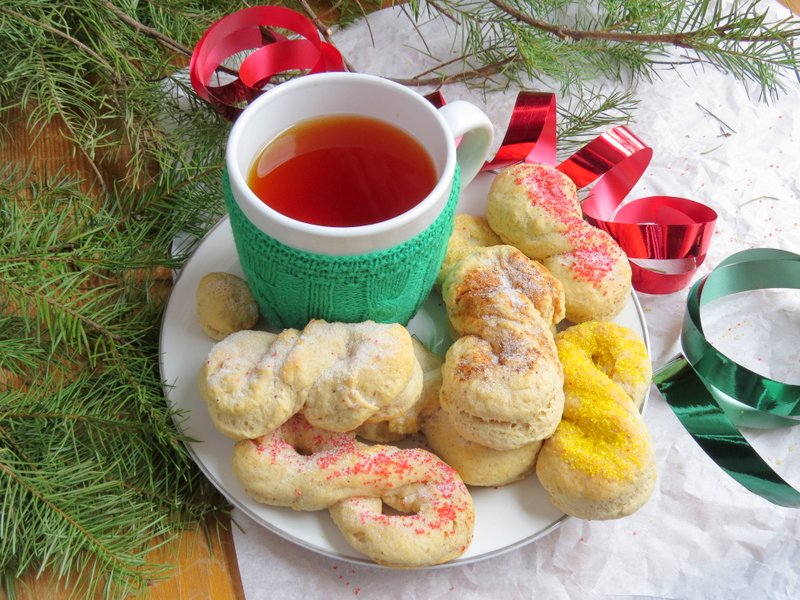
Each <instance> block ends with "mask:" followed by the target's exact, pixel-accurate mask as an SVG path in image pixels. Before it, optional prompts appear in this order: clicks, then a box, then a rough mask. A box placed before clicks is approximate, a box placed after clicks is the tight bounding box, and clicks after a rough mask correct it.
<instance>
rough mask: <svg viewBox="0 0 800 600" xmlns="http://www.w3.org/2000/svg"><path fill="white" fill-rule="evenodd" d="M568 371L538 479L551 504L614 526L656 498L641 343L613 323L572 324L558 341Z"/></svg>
mask: <svg viewBox="0 0 800 600" xmlns="http://www.w3.org/2000/svg"><path fill="white" fill-rule="evenodd" d="M556 344H557V346H558V356H559V358H560V360H561V363H562V364H563V366H564V391H565V404H564V416H563V419H562V421H561V423H560V424H559V425H558V428H557V429H556V432H555V433H554V434H553V436H552V437H550V438H549V439H547V440H545V442H544V444H543V445H542V448H541V450H540V452H539V457H538V458H537V461H536V474H537V476H538V477H539V480H540V481H541V483H542V486H543V487H544V488H545V490H547V492H548V494H549V495H550V500H551V501H552V502H553V504H554V505H555V506H556V507H558V508H559V509H561V510H562V511H564V512H565V513H567V514H569V515H572V516H575V517H579V518H582V519H615V518H619V517H624V516H626V515H629V514H631V513H633V512H634V511H636V510H638V509H639V508H640V507H641V506H642V505H643V504H644V503H645V502H647V500H648V499H649V498H650V495H651V494H652V492H653V487H654V485H655V480H656V467H655V459H654V455H653V449H652V447H651V444H650V436H649V434H648V432H647V428H646V426H645V423H644V419H643V418H642V415H641V414H640V412H639V409H638V407H639V406H640V405H641V403H642V401H643V399H644V396H645V394H646V392H647V389H648V387H649V386H650V375H651V364H650V359H649V357H648V356H647V349H646V348H645V345H644V343H643V342H642V341H641V340H640V339H639V338H637V337H636V335H635V334H634V333H633V332H632V331H630V330H629V329H627V328H625V327H622V326H620V325H617V324H615V323H608V322H587V323H581V324H580V325H575V326H573V327H570V328H569V329H567V330H565V331H563V332H561V333H559V334H558V335H557V336H556Z"/></svg>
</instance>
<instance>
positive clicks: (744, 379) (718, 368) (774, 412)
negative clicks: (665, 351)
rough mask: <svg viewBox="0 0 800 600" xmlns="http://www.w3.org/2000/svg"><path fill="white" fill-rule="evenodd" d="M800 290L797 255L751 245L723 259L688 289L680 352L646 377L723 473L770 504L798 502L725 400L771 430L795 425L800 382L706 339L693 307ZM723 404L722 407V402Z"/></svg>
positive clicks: (799, 417)
mask: <svg viewBox="0 0 800 600" xmlns="http://www.w3.org/2000/svg"><path fill="white" fill-rule="evenodd" d="M768 288H785V289H800V255H797V254H794V253H792V252H787V251H784V250H774V249H766V248H762V249H754V250H745V251H743V252H738V253H736V254H734V255H732V256H730V257H728V258H727V259H725V260H724V261H722V262H721V263H720V264H719V265H718V266H717V268H716V269H714V270H713V271H712V272H711V273H709V274H708V275H707V276H706V277H704V278H703V279H700V280H699V281H698V282H697V283H695V284H694V285H693V286H692V288H691V289H690V291H689V297H688V300H687V305H686V313H685V316H684V320H683V329H682V332H681V346H682V350H683V354H682V355H679V356H677V357H676V358H674V359H672V360H671V361H670V362H668V363H667V364H666V365H664V366H663V367H661V368H660V369H658V370H657V371H656V373H655V374H654V376H653V382H654V383H655V384H656V387H657V388H658V389H659V391H660V392H661V394H662V395H663V396H664V398H665V399H666V401H667V403H668V404H669V406H670V407H671V408H672V410H673V412H674V413H675V415H676V416H677V417H678V419H679V420H680V422H681V423H682V424H683V426H684V427H685V428H686V430H687V431H688V432H689V433H690V434H691V435H692V437H693V438H694V440H695V441H696V442H697V443H698V444H699V445H700V447H701V448H702V449H703V450H704V451H705V452H706V454H708V455H709V457H711V459H712V460H713V461H714V462H715V463H716V464H717V465H718V466H719V467H720V468H722V469H723V470H724V471H725V472H726V473H728V475H730V476H731V477H733V478H734V479H735V480H736V481H738V482H739V483H740V484H742V485H743V486H744V487H745V488H747V489H748V490H750V491H751V492H754V493H756V494H758V495H759V496H762V497H763V498H766V499H767V500H769V501H770V502H773V503H774V504H778V505H781V506H789V507H800V491H798V490H796V489H794V488H793V487H792V486H791V485H789V484H788V483H786V481H784V480H783V479H782V478H781V477H780V476H779V475H778V474H777V473H776V472H775V471H773V470H772V468H771V467H770V466H769V465H768V464H767V463H766V462H765V461H764V460H763V459H762V458H761V457H760V456H759V455H758V453H757V452H756V451H755V450H754V449H753V447H752V446H751V445H750V444H749V443H748V441H747V440H746V439H745V438H744V437H743V436H742V434H741V432H740V430H739V428H738V427H737V425H736V424H735V423H734V420H737V419H735V418H734V419H732V417H731V415H732V414H735V413H732V411H731V408H730V406H731V404H732V403H730V402H729V401H728V399H732V400H733V401H734V403H733V404H735V403H736V402H738V403H740V404H741V405H742V409H743V410H742V411H741V414H742V419H738V420H739V421H740V422H742V423H745V424H746V423H747V421H748V420H750V421H751V422H752V423H757V426H759V427H766V428H774V427H785V426H792V425H798V424H800V386H798V385H790V384H787V383H781V382H779V381H775V380H773V379H770V378H768V377H764V376H762V375H759V374H757V373H754V372H753V371H751V370H749V369H746V368H745V367H742V366H741V365H738V364H736V362H735V361H733V360H732V359H730V358H729V357H727V356H725V355H724V354H722V353H721V352H719V351H718V350H717V349H715V348H714V347H713V346H712V345H711V344H709V343H708V341H707V340H706V338H705V335H704V334H703V326H702V322H701V320H700V308H701V307H702V306H703V305H705V304H707V303H708V302H711V301H713V300H716V299H718V298H721V297H723V296H727V295H730V294H735V293H738V292H745V291H751V290H759V289H768ZM722 405H727V406H728V411H727V412H726V410H724V409H723V408H722Z"/></svg>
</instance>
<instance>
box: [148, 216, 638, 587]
mask: <svg viewBox="0 0 800 600" xmlns="http://www.w3.org/2000/svg"><path fill="white" fill-rule="evenodd" d="M229 224H230V219H229V217H228V216H227V215H224V216H223V217H221V218H220V219H219V221H217V223H215V224H214V225H213V226H212V227H211V228H210V229H209V230H208V231H207V232H206V233H205V235H204V236H203V237H202V238H201V239H200V240H198V241H197V243H196V245H195V247H194V248H193V250H192V252H191V254H190V255H189V257H188V258H187V259H186V261H185V262H184V264H183V267H182V268H181V269H180V270H179V271H178V272H177V273H176V274H175V275H174V277H173V288H172V291H171V293H170V296H169V298H168V300H167V305H166V306H165V308H164V311H163V314H162V319H161V325H160V328H159V354H158V361H159V377H160V379H161V383H162V388H163V393H164V397H165V400H166V401H167V402H168V403H169V408H170V409H171V410H172V411H173V414H172V420H173V423H174V425H175V427H176V428H177V429H178V431H179V432H180V433H181V435H183V436H185V437H186V438H187V439H186V440H185V441H184V446H185V447H186V449H187V451H188V453H189V455H190V457H191V458H192V460H193V461H194V463H195V465H196V466H197V467H198V468H199V469H200V471H201V472H202V473H203V475H204V476H205V477H206V479H207V480H208V481H210V482H211V483H212V485H214V487H215V488H216V489H217V490H218V491H219V492H220V493H221V494H222V495H223V496H224V497H225V498H226V500H227V501H228V502H229V503H230V504H231V505H232V506H233V507H235V508H236V509H238V510H241V511H242V512H243V513H244V514H245V515H246V516H247V517H249V518H250V519H252V520H253V521H254V522H255V523H256V524H257V525H259V526H261V527H263V528H265V529H266V530H268V531H270V532H272V533H274V534H275V535H277V536H279V537H281V538H282V539H285V540H287V541H290V542H292V543H294V544H296V545H298V546H300V547H302V548H305V549H307V550H310V551H312V552H315V553H317V554H320V555H323V556H327V557H328V558H332V559H336V560H341V561H345V562H348V563H352V564H358V565H363V566H369V567H375V568H380V569H390V567H386V566H383V565H379V564H377V563H375V562H373V561H372V560H370V559H369V558H368V557H366V556H358V555H356V556H348V555H342V554H340V553H338V552H337V551H335V550H330V549H328V548H324V547H321V546H319V545H316V544H314V543H312V542H309V541H307V540H305V539H302V538H300V537H298V536H297V535H295V534H293V533H291V532H289V531H287V530H285V529H283V528H281V527H278V526H276V525H274V524H273V523H271V522H269V521H268V520H267V519H265V518H263V517H262V516H261V515H259V514H257V513H256V512H255V511H254V510H253V509H252V508H251V507H250V506H249V505H248V504H247V503H245V502H243V501H241V500H240V499H239V498H238V497H237V496H236V495H235V494H233V493H232V492H231V491H230V490H228V489H227V486H225V485H224V483H223V482H221V481H220V480H219V479H218V478H217V477H216V475H215V474H214V473H213V472H212V470H211V469H210V467H209V466H208V465H207V464H206V463H205V461H203V460H202V458H201V457H200V455H199V454H198V453H197V451H196V449H195V443H197V442H198V441H199V440H192V439H191V436H189V435H188V434H187V433H186V431H185V430H184V427H183V425H182V424H183V422H185V421H186V420H187V419H188V418H190V417H188V416H187V412H188V409H186V408H185V407H180V406H177V405H176V403H175V402H174V400H173V399H172V398H171V390H172V389H173V388H174V387H175V385H174V384H172V383H170V382H168V381H167V380H166V377H165V370H166V365H165V352H164V351H163V347H162V345H163V340H164V335H165V329H166V328H167V326H168V323H167V321H168V316H169V315H170V305H171V303H172V301H173V298H174V291H175V290H176V289H177V288H178V286H179V285H180V282H181V280H182V278H184V277H186V272H187V267H189V266H190V264H191V263H192V261H193V260H195V259H197V260H199V258H198V256H199V250H200V248H201V247H202V246H203V244H205V243H206V242H207V241H208V240H209V238H211V237H213V236H214V235H217V230H218V229H220V228H223V227H226V226H229ZM182 243H184V244H185V240H184V241H183V242H182ZM631 300H632V303H633V307H634V311H635V313H636V316H637V319H638V321H639V325H640V327H641V334H642V338H643V341H644V343H645V347H646V349H647V353H648V356H650V357H651V359H652V356H651V344H650V336H649V332H648V329H647V323H646V320H645V317H644V311H643V309H642V305H641V302H640V301H639V298H638V297H637V295H636V293H635V291H634V290H633V289H632V290H631ZM209 339H210V338H209ZM198 368H199V366H198ZM650 387H651V386H650ZM650 387H648V391H647V394H646V395H645V398H644V400H643V402H642V406H641V409H640V412H642V413H644V411H645V408H646V405H647V403H648V400H649V397H650ZM272 508H279V507H272ZM285 510H291V509H290V508H286V509H285ZM571 518H572V517H570V516H569V515H567V514H563V513H562V514H561V516H560V517H558V518H556V519H555V520H554V521H552V522H551V523H550V524H548V525H547V526H545V527H544V528H542V529H540V530H538V531H536V532H535V533H533V534H532V535H529V536H527V537H525V538H522V539H520V540H517V541H516V542H513V543H511V544H508V545H506V546H503V547H501V548H496V549H494V550H491V551H487V552H484V553H482V554H476V555H474V556H467V557H463V556H462V557H459V558H456V559H454V560H452V561H449V562H446V563H442V564H438V565H430V566H426V567H419V568H416V569H412V570H418V571H423V570H434V569H443V568H450V567H459V566H464V565H468V564H472V563H476V562H481V561H484V560H488V559H491V558H496V557H498V556H501V555H503V554H506V553H507V552H512V551H514V550H517V549H519V548H522V547H524V546H527V545H528V544H531V543H533V542H535V541H537V540H539V539H541V538H543V537H546V536H548V535H550V534H551V533H552V532H553V531H555V530H556V529H558V528H559V527H560V526H561V524H562V523H564V522H565V521H567V520H568V519H571Z"/></svg>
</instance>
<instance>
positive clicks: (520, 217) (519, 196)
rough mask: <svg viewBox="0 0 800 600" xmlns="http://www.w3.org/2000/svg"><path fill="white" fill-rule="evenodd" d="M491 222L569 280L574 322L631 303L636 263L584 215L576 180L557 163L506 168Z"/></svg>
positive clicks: (609, 314)
mask: <svg viewBox="0 0 800 600" xmlns="http://www.w3.org/2000/svg"><path fill="white" fill-rule="evenodd" d="M486 216H487V219H488V220H489V225H491V227H492V229H494V231H495V232H496V233H497V234H498V235H499V236H500V237H501V238H502V239H503V241H504V242H505V243H507V244H511V245H513V246H516V247H517V248H519V249H520V250H522V252H524V253H525V254H526V255H528V256H530V257H531V258H534V259H536V260H538V261H541V262H542V264H544V266H545V267H547V269H548V270H549V271H550V272H551V273H552V274H553V275H554V276H555V277H556V278H557V279H558V280H559V281H561V283H562V284H563V285H564V295H565V298H566V303H567V307H566V317H567V319H568V320H570V321H572V322H573V323H580V322H583V321H589V320H610V319H612V318H614V317H615V316H616V315H617V314H618V313H619V312H620V311H621V310H622V309H623V307H624V306H625V304H626V303H627V301H628V298H629V296H630V291H631V268H630V264H629V263H628V259H627V257H626V256H625V253H624V252H623V251H622V249H621V248H620V247H619V246H618V245H617V243H616V242H615V241H614V240H613V238H612V237H611V236H610V235H608V234H607V233H606V232H605V231H602V230H600V229H598V228H596V227H594V226H592V225H590V224H589V223H587V222H586V221H584V220H583V218H582V212H581V205H580V201H579V200H578V193H577V190H576V188H575V184H574V183H573V182H572V180H571V179H570V178H569V177H567V176H566V175H564V174H563V173H561V172H560V171H558V170H556V169H555V168H553V167H549V166H546V165H539V164H519V165H514V166H512V167H508V168H507V169H504V170H502V171H501V172H500V173H499V174H498V175H497V177H495V179H494V181H493V182H492V187H491V188H490V190H489V198H488V204H487V208H486Z"/></svg>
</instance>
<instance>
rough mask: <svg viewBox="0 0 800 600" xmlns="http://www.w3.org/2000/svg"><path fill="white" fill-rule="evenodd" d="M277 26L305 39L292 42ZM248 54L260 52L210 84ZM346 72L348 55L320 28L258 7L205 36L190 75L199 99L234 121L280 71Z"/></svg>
mask: <svg viewBox="0 0 800 600" xmlns="http://www.w3.org/2000/svg"><path fill="white" fill-rule="evenodd" d="M264 28H267V29H266V30H265V29H264ZM272 28H280V29H285V30H288V31H291V32H293V33H295V34H297V35H298V36H299V37H298V38H296V39H295V38H293V39H289V38H287V37H286V36H284V35H281V34H280V33H276V32H275V31H273V30H272ZM248 50H254V51H253V52H251V53H250V54H249V55H248V56H247V58H245V59H244V61H242V64H241V65H240V66H239V71H238V77H235V78H234V79H233V80H232V81H230V82H229V83H225V84H222V85H216V86H212V85H210V83H211V81H212V79H213V78H214V77H215V75H216V74H217V72H218V71H219V69H220V67H221V66H222V65H223V64H224V62H225V61H226V60H227V59H229V58H231V57H232V56H235V55H236V54H238V53H240V52H245V51H248ZM344 70H345V67H344V61H343V59H342V55H341V54H340V53H339V51H338V50H337V49H336V48H335V47H333V46H332V45H331V44H328V43H326V42H323V41H322V40H321V39H320V37H319V33H318V32H317V28H316V27H315V26H314V24H313V23H312V22H311V21H310V20H309V19H307V18H306V17H304V16H303V15H301V14H300V13H298V12H296V11H294V10H291V9H289V8H284V7H281V6H254V7H251V8H245V9H242V10H239V11H236V12H234V13H231V14H229V15H227V16H225V17H223V18H222V19H220V20H219V21H217V22H216V23H214V24H213V25H212V26H211V27H209V28H208V29H207V30H206V32H205V33H204V34H203V37H201V38H200V41H199V42H198V43H197V46H195V49H194V52H193V53H192V59H191V62H190V63H189V77H190V79H191V82H192V87H193V88H194V90H195V92H196V93H197V95H198V96H199V97H200V98H202V99H203V100H205V101H206V102H209V103H210V104H211V105H212V106H214V108H215V109H216V110H217V111H218V112H219V113H220V114H222V115H224V116H225V117H226V118H228V119H230V120H234V119H235V118H236V117H237V116H238V115H239V113H240V112H241V110H242V108H241V104H242V103H244V102H249V101H250V100H252V99H253V98H255V97H256V96H258V95H259V94H260V93H261V92H262V89H263V87H264V86H265V85H267V84H268V83H269V81H270V79H271V78H272V77H273V76H274V75H277V74H278V73H283V72H286V71H306V72H309V73H319V72H322V71H344Z"/></svg>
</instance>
